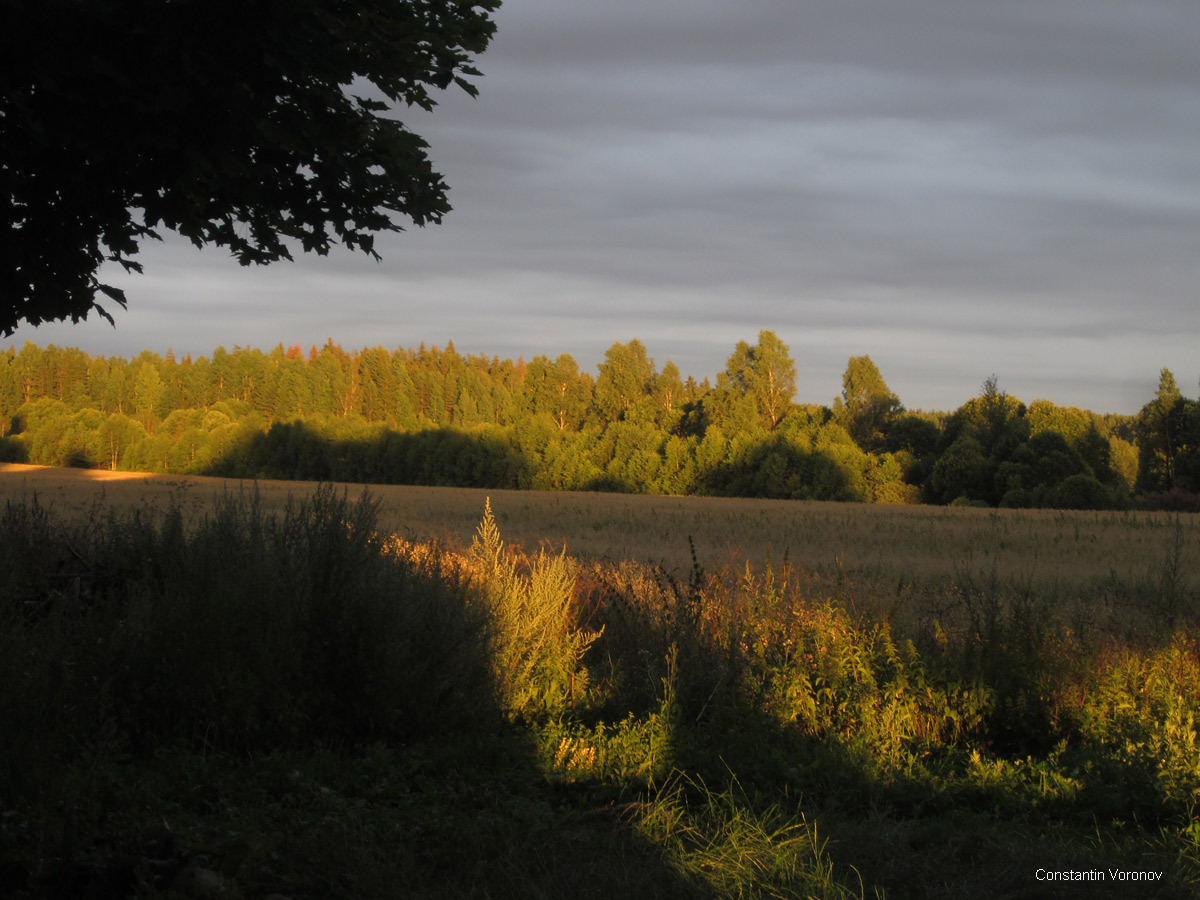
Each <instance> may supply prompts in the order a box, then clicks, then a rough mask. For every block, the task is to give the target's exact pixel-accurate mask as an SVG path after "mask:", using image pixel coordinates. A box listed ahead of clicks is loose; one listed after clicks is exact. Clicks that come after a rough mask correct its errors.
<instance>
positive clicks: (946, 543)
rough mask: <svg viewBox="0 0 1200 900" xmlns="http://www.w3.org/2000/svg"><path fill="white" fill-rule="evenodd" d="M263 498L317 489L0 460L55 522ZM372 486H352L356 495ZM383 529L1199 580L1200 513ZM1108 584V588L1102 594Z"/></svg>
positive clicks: (938, 511) (685, 510) (751, 557)
mask: <svg viewBox="0 0 1200 900" xmlns="http://www.w3.org/2000/svg"><path fill="white" fill-rule="evenodd" d="M255 487H257V489H258V491H259V495H260V498H261V500H262V503H263V505H264V507H265V508H266V509H267V510H275V509H282V508H283V506H284V505H285V504H286V502H287V498H288V496H289V495H297V496H298V495H308V494H310V493H311V492H312V491H313V490H314V489H315V487H316V485H315V484H314V483H312V482H293V481H258V482H248V481H237V480H231V479H222V478H202V477H186V476H179V475H155V474H142V473H131V472H108V471H102V470H86V469H57V468H47V467H42V466H27V465H16V464H0V500H4V499H8V498H14V497H19V496H21V495H22V494H25V495H29V494H32V493H35V492H36V493H37V495H38V497H39V499H40V500H41V501H42V502H44V503H48V504H50V505H51V506H52V507H53V508H54V509H56V510H57V511H59V512H62V513H72V514H73V513H76V512H81V511H84V510H87V509H90V508H93V507H96V506H101V507H103V506H109V505H113V506H134V505H136V506H142V507H146V508H150V509H160V510H161V509H164V508H166V507H167V506H168V505H169V504H170V503H171V502H173V501H174V502H176V503H178V504H179V505H180V506H182V507H183V508H184V509H185V510H193V511H200V510H203V509H204V508H206V507H207V506H208V505H209V504H210V503H211V501H212V499H213V498H214V497H215V496H218V495H219V494H221V493H222V492H225V491H229V492H234V493H236V492H238V491H243V490H253V489H254V488H255ZM364 487H365V486H364V485H346V486H345V489H346V490H347V491H348V493H349V495H350V497H351V498H355V497H357V496H358V495H359V494H360V493H361V492H362V490H363V489H364ZM370 491H371V494H372V495H373V496H374V497H375V498H377V499H378V500H379V501H380V503H381V508H380V514H379V522H380V525H381V526H383V527H384V528H385V529H387V530H389V531H394V532H398V533H400V534H401V535H403V536H405V537H407V538H409V539H411V540H416V541H428V540H443V541H446V542H448V543H450V544H451V545H456V546H465V545H466V544H468V543H470V540H471V536H472V535H473V534H474V531H475V528H476V526H477V525H478V523H479V520H480V517H481V516H482V513H483V507H484V500H485V498H486V497H488V496H490V497H491V501H492V508H493V510H494V511H495V515H496V519H497V522H498V524H499V525H500V528H501V529H502V531H503V533H504V535H505V538H506V539H507V540H508V542H509V543H510V544H513V545H516V546H523V547H524V548H525V549H526V550H535V549H537V548H538V547H539V546H542V545H545V546H547V547H549V548H550V549H553V550H556V551H557V550H561V549H562V548H563V546H564V545H565V546H566V548H567V551H568V552H569V553H570V554H571V555H572V556H575V557H577V558H594V559H608V560H614V561H616V560H631V561H637V562H645V563H653V564H660V565H662V566H663V567H664V568H666V569H668V570H669V571H672V572H674V573H676V574H682V573H686V572H687V570H688V568H689V567H690V565H691V555H690V550H689V546H688V538H689V537H690V538H691V539H692V541H693V543H694V545H695V550H696V554H697V557H698V559H699V562H700V563H701V565H703V566H704V567H705V568H706V569H708V570H709V571H721V570H723V569H727V570H729V571H731V572H738V571H741V570H742V569H743V567H744V565H745V563H747V562H749V563H751V564H752V565H753V566H756V567H757V566H759V565H760V564H762V563H763V562H764V561H766V560H767V558H768V556H769V557H770V559H772V560H773V561H774V563H775V564H779V563H780V562H781V561H782V560H783V559H784V557H785V555H786V558H787V560H788V561H789V562H790V563H791V565H792V567H793V570H794V571H796V572H798V573H799V574H800V575H801V576H803V577H805V578H807V579H809V580H811V581H812V582H814V586H820V587H821V588H827V589H830V590H832V589H835V588H837V587H839V586H840V587H846V586H847V585H849V586H851V587H853V588H854V589H855V590H857V591H859V592H860V593H865V594H867V595H870V596H875V597H876V598H886V597H887V596H890V595H894V594H896V593H897V592H901V591H903V590H904V589H906V587H907V588H909V589H911V588H913V587H916V588H918V589H920V588H921V587H922V586H925V585H931V584H939V585H940V584H945V583H946V582H947V581H949V580H953V579H955V578H959V579H961V578H964V577H966V578H971V579H975V580H976V581H978V580H980V579H986V578H989V577H992V576H993V575H995V574H996V573H999V574H1000V576H1001V577H1002V578H1003V580H1004V581H1005V582H1006V583H1007V584H1010V585H1011V584H1013V583H1025V584H1028V585H1029V586H1030V587H1036V588H1037V589H1039V590H1040V591H1045V590H1047V589H1051V590H1053V591H1055V592H1059V593H1065V594H1070V595H1078V594H1080V593H1081V592H1104V591H1105V590H1107V589H1108V588H1109V587H1112V586H1114V585H1118V584H1119V585H1120V586H1123V587H1128V586H1129V585H1130V584H1132V583H1134V582H1140V583H1145V584H1147V585H1149V584H1160V583H1161V582H1162V580H1163V579H1164V578H1166V579H1167V580H1168V581H1169V582H1170V583H1169V584H1168V585H1166V587H1167V589H1168V590H1171V591H1176V592H1179V593H1180V597H1179V598H1178V599H1179V600H1180V601H1181V602H1183V603H1185V604H1186V603H1187V602H1189V601H1190V602H1193V603H1194V602H1195V599H1196V598H1195V593H1196V590H1197V588H1198V587H1200V586H1198V585H1196V584H1195V583H1193V582H1192V581H1191V579H1190V570H1191V569H1193V568H1194V566H1195V563H1196V561H1197V560H1200V516H1196V515H1187V514H1184V515H1175V514H1168V513H1146V512H1060V511H1054V510H988V509H964V508H949V507H927V506H882V505H864V504H844V503H818V502H798V501H787V500H756V499H730V498H715V497H653V496H637V495H628V494H601V493H565V492H552V491H502V490H483V489H472V488H436V487H408V486H393V485H372V486H370ZM1106 586H1108V587H1106Z"/></svg>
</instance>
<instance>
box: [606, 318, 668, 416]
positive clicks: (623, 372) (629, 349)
mask: <svg viewBox="0 0 1200 900" xmlns="http://www.w3.org/2000/svg"><path fill="white" fill-rule="evenodd" d="M597 368H598V369H599V371H600V374H599V376H598V377H597V378H596V390H595V403H596V407H597V409H598V410H599V412H600V417H601V419H602V420H603V421H604V422H605V424H611V423H612V422H617V421H621V420H623V419H627V418H631V417H635V418H636V412H637V411H638V409H639V408H640V407H641V406H645V405H646V404H643V403H642V401H644V400H647V399H648V398H650V397H651V396H652V394H653V391H654V382H655V380H656V378H657V375H658V373H657V372H656V370H655V368H654V360H653V359H651V358H650V357H649V356H647V355H646V346H645V345H644V344H643V343H642V342H641V341H639V340H638V339H637V338H634V339H633V340H631V341H630V342H629V343H628V344H622V343H621V342H620V341H617V342H616V343H614V344H613V345H612V346H611V347H609V348H608V349H607V350H605V351H604V362H602V363H600V365H599V366H598V367H597Z"/></svg>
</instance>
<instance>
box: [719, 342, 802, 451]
mask: <svg viewBox="0 0 1200 900" xmlns="http://www.w3.org/2000/svg"><path fill="white" fill-rule="evenodd" d="M717 391H718V392H719V393H720V394H723V395H726V402H727V403H728V405H729V406H730V407H731V408H732V407H733V406H734V401H736V399H737V398H739V397H750V398H752V399H753V401H754V406H755V408H756V409H757V411H758V416H759V421H760V422H761V424H762V426H763V428H765V429H767V430H769V431H773V430H774V429H775V426H776V425H778V424H779V422H780V420H781V419H782V418H783V417H784V416H785V415H787V412H788V409H789V407H790V406H791V403H792V395H793V394H795V393H796V363H795V362H794V361H793V360H792V357H791V354H790V353H789V351H788V346H787V344H785V343H784V342H783V341H781V340H780V339H779V337H778V336H777V335H776V334H775V332H773V331H768V330H767V329H763V330H762V331H760V332H759V333H758V343H757V344H755V345H754V346H753V347H751V346H750V345H749V344H747V343H746V342H745V341H738V342H737V346H736V347H735V348H734V350H733V354H732V355H731V356H730V357H729V359H728V361H727V362H726V364H725V371H724V372H722V373H720V374H719V375H718V376H717Z"/></svg>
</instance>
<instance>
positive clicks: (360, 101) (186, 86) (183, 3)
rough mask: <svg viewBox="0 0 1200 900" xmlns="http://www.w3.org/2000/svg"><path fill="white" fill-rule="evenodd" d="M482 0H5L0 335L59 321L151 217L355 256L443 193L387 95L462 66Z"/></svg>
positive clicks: (244, 257)
mask: <svg viewBox="0 0 1200 900" xmlns="http://www.w3.org/2000/svg"><path fill="white" fill-rule="evenodd" d="M499 5H500V4H499V0H476V2H465V0H236V2H234V0H172V2H169V3H168V2H164V0H106V2H103V3H98V2H95V0H8V2H6V3H5V5H4V26H3V28H0V334H5V335H8V334H12V333H13V331H14V330H15V329H16V326H17V324H18V322H21V321H25V322H28V323H30V324H35V325H36V324H38V323H41V322H46V321H54V320H61V319H67V318H69V319H71V321H73V322H78V321H80V320H81V319H84V318H86V317H87V316H88V314H89V313H90V312H91V311H93V310H95V311H96V312H97V313H99V314H100V315H102V316H104V317H105V318H107V319H109V321H110V322H111V321H112V319H111V316H109V314H108V313H107V312H105V310H104V309H103V308H102V307H101V306H100V304H99V303H98V302H97V301H98V300H99V299H103V297H102V296H101V295H103V296H106V297H108V298H110V299H111V300H113V301H115V302H117V303H119V304H120V305H122V306H124V305H125V296H124V294H123V292H122V291H120V290H118V289H116V288H114V287H112V286H109V285H105V284H102V283H100V281H99V280H98V278H97V273H98V270H99V268H100V266H101V264H102V263H104V262H105V261H111V262H115V263H119V264H120V265H122V266H124V267H125V269H126V270H128V271H141V266H140V264H139V263H138V262H136V261H135V259H134V257H135V255H136V254H137V251H138V245H139V242H140V241H142V240H144V239H145V238H156V237H158V232H157V231H156V229H159V228H167V229H171V230H173V231H176V232H178V233H179V234H181V235H183V236H184V237H187V238H188V239H189V240H191V241H192V243H194V244H195V245H196V246H203V245H205V244H217V245H220V246H223V247H227V248H229V250H230V251H231V252H232V253H233V255H234V256H235V257H236V258H237V259H238V261H239V262H241V263H242V264H243V265H248V264H250V263H259V264H263V263H270V262H274V261H277V260H280V259H290V258H291V252H290V249H289V245H290V246H291V247H295V246H297V245H298V246H299V247H301V248H302V249H303V250H304V251H305V252H316V253H320V254H324V253H326V252H328V250H329V248H330V246H331V245H333V244H336V243H341V244H343V245H345V246H347V247H351V248H356V249H360V250H363V251H364V252H366V253H368V254H370V255H372V256H375V257H376V258H378V256H377V255H376V254H375V251H374V245H373V238H374V235H375V234H376V233H378V232H383V231H399V230H402V229H401V227H400V225H398V224H397V222H396V221H395V219H394V218H393V216H395V215H398V216H401V217H404V218H406V219H409V220H411V221H412V222H414V223H415V224H417V225H424V224H426V223H428V222H435V223H436V222H439V221H440V220H441V218H442V216H443V215H444V214H445V213H446V212H448V211H449V209H450V205H449V203H448V202H447V200H446V185H445V183H444V182H443V181H442V177H441V176H440V175H439V174H438V173H437V172H436V171H434V169H433V167H432V165H431V163H430V160H429V158H428V156H427V154H426V148H427V146H428V145H427V144H426V143H425V141H424V140H422V139H421V137H420V136H419V135H417V134H415V133H413V132H412V131H410V130H408V128H406V127H405V125H404V124H403V123H401V122H399V121H397V120H396V119H395V118H392V117H390V116H389V115H388V114H387V113H388V112H389V110H392V109H393V108H394V106H395V105H401V104H402V105H405V106H418V107H421V108H422V109H425V110H429V109H431V108H432V107H433V106H434V100H433V97H432V93H431V92H432V90H433V89H435V88H436V89H445V88H447V87H449V86H450V85H451V84H456V85H458V86H459V87H460V88H462V89H463V90H465V91H466V92H467V93H468V94H471V95H474V94H475V93H476V88H475V87H474V85H473V84H472V83H471V82H470V81H468V80H467V78H469V77H472V76H478V75H479V74H480V73H479V72H478V71H477V70H476V69H475V68H473V66H472V65H471V62H472V58H473V55H474V54H478V53H481V52H483V51H484V49H486V47H487V45H488V42H489V41H490V39H491V37H492V34H493V32H494V31H495V25H494V23H493V22H492V21H491V19H490V18H489V15H490V13H492V12H493V11H494V10H495V9H497V8H498V7H499Z"/></svg>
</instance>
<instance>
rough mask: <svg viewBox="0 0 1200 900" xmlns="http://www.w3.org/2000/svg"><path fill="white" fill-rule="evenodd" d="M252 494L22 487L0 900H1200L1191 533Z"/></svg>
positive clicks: (425, 497) (826, 511)
mask: <svg viewBox="0 0 1200 900" xmlns="http://www.w3.org/2000/svg"><path fill="white" fill-rule="evenodd" d="M253 487H254V485H253V484H250V483H241V482H236V481H222V480H220V479H201V478H180V477H176V476H154V475H141V474H113V473H100V472H85V471H79V470H75V471H69V470H56V469H42V468H35V467H29V466H0V500H2V501H6V502H5V503H4V504H0V511H2V512H3V515H0V531H2V532H3V533H2V534H0V548H3V549H2V550H0V599H3V600H4V601H6V604H0V650H2V651H3V652H0V710H3V711H4V720H5V722H6V726H7V729H8V730H7V732H6V733H7V734H8V736H9V738H10V739H9V740H6V741H5V742H0V798H9V800H8V803H7V805H8V806H12V808H11V809H7V808H6V809H5V810H4V815H3V816H0V860H5V861H6V862H5V866H4V867H3V869H4V870H3V872H0V878H2V879H6V880H7V881H6V882H5V883H3V884H0V893H4V894H5V896H8V895H9V894H10V893H11V894H12V895H13V896H14V897H16V898H18V900H33V898H34V897H50V896H55V897H57V896H64V897H65V896H72V897H74V896H84V895H86V896H101V895H103V896H109V895H113V894H114V889H113V887H112V886H113V885H115V884H118V883H120V884H126V883H128V884H133V883H134V882H136V881H137V879H138V878H142V879H143V881H146V879H149V881H146V883H144V884H141V886H142V887H143V888H144V889H145V890H144V891H143V892H141V893H139V896H146V897H158V896H164V897H165V896H179V890H178V886H179V885H180V884H186V883H188V882H181V881H180V880H179V879H178V878H175V877H174V875H173V874H170V873H174V872H176V871H180V872H183V873H188V872H191V873H193V874H194V873H198V872H199V873H204V876H205V878H206V879H207V880H208V881H209V882H212V883H213V884H214V885H217V886H219V887H220V893H222V894H224V895H228V896H233V895H234V894H237V895H239V896H246V897H258V896H269V895H276V896H278V895H281V894H282V895H283V896H295V897H315V896H329V897H347V898H348V897H360V896H366V895H370V896H379V897H393V896H396V897H399V896H405V897H407V896H446V897H458V896H461V897H467V896H470V897H475V896H480V895H481V894H487V895H489V896H578V897H581V898H592V897H611V896H614V895H617V896H670V897H687V898H720V897H739V898H743V897H780V898H786V897H797V898H799V897H825V898H849V897H863V898H865V897H870V896H875V897H879V898H883V897H891V898H893V900H907V898H926V900H948V898H951V897H962V896H971V895H979V896H1005V897H1018V896H1019V897H1034V896H1039V897H1040V896H1049V895H1050V894H1049V893H1046V889H1047V886H1046V885H1045V884H1042V883H1041V876H1040V875H1038V874H1036V873H1039V872H1047V871H1054V872H1060V871H1099V870H1101V869H1104V870H1105V871H1107V872H1117V873H1125V874H1126V875H1127V876H1128V875H1130V873H1132V875H1135V876H1139V880H1140V876H1147V878H1148V877H1149V876H1153V881H1154V884H1153V885H1151V886H1150V889H1149V890H1148V891H1145V892H1138V895H1139V896H1146V897H1161V898H1169V900H1184V898H1190V897H1195V896H1198V894H1197V888H1200V816H1198V815H1197V806H1196V798H1198V797H1200V744H1198V743H1197V737H1196V727H1195V710H1196V709H1197V708H1200V706H1198V704H1200V655H1198V654H1197V648H1198V646H1200V644H1198V642H1200V632H1198V630H1197V629H1198V627H1200V603H1198V602H1197V601H1198V599H1200V598H1198V594H1197V579H1196V577H1195V570H1196V566H1195V562H1196V560H1197V554H1198V553H1200V517H1197V516H1174V515H1170V516H1168V515H1159V514H1154V515H1148V514H1142V513H1129V514H1116V513H1055V512H1048V511H1042V512H1024V511H991V510H986V509H959V508H952V509H947V508H940V507H890V508H889V507H881V506H864V505H856V504H846V505H835V504H818V503H791V502H772V501H757V500H724V499H706V498H655V497H632V496H619V495H602V494H590V495H589V494H552V493H532V492H504V491H491V492H485V491H472V490H450V489H430V488H404V487H382V488H377V489H376V488H372V493H373V494H374V496H375V497H376V498H377V499H378V501H379V504H378V508H375V507H367V506H363V505H358V504H354V503H352V502H351V503H347V502H345V500H343V499H342V498H341V496H340V494H339V493H337V492H336V490H335V491H331V490H330V489H329V487H328V486H325V487H323V488H322V487H321V486H317V485H313V484H305V483H294V482H293V483H286V482H261V483H259V484H258V485H257V489H258V497H259V502H257V503H247V502H245V500H246V498H245V496H244V495H243V496H241V497H238V496H237V492H238V491H241V490H245V489H249V488H253ZM361 489H362V486H361V485H359V486H353V485H347V486H346V492H347V493H348V494H349V496H350V498H351V499H354V498H355V497H356V496H357V495H358V494H359V493H360V492H361ZM222 492H233V494H234V497H233V498H232V499H229V498H225V499H223V500H221V502H216V500H217V499H218V498H220V497H221V496H222ZM35 493H36V495H37V497H38V503H36V504H34V503H31V502H29V501H30V500H31V495H33V494H35ZM486 494H490V496H491V507H492V509H493V510H494V513H495V519H494V520H493V519H491V518H490V517H489V518H488V519H485V521H484V523H483V524H482V525H481V524H480V521H479V520H480V518H481V516H482V511H483V509H484V497H485V495H486ZM289 495H291V496H293V497H296V495H306V500H307V502H305V503H303V504H296V505H293V506H291V507H289V508H287V511H286V512H285V513H284V514H283V515H280V516H277V517H276V516H273V515H271V514H272V513H274V512H275V511H277V510H280V509H281V508H284V507H285V506H287V499H288V497H289ZM9 500H15V501H16V502H14V503H12V504H11V506H9V505H8V504H7V501H9ZM46 507H49V508H50V510H49V514H47V510H46ZM105 507H109V508H114V509H117V508H125V509H128V508H134V509H135V510H142V509H149V510H158V511H164V510H167V509H168V508H171V507H174V508H176V509H182V510H183V511H184V522H183V524H184V527H183V528H180V527H179V526H180V524H181V523H180V521H179V519H177V518H176V517H174V516H172V515H165V516H163V517H162V518H161V519H160V520H159V521H157V522H155V523H147V522H146V521H145V517H142V516H131V515H128V514H125V515H123V516H117V515H114V516H113V517H112V518H107V517H105V516H103V515H102V514H98V513H102V511H103V510H104V508H105ZM209 512H211V515H205V516H203V517H202V514H204V513H209ZM264 514H265V515H264ZM56 520H68V521H56ZM189 520H190V521H189ZM380 532H390V533H393V534H398V535H399V536H401V537H406V538H410V539H411V540H409V541H406V540H395V539H393V540H388V541H384V542H380V541H377V540H374V539H373V536H375V535H378V534H379V533H380ZM473 534H477V535H478V538H479V540H478V542H477V543H476V544H475V545H474V546H472V547H469V548H468V549H465V550H464V549H463V548H464V547H465V546H466V545H467V544H468V543H469V541H470V538H471V536H472V535H473ZM689 537H691V538H692V539H693V541H694V544H695V547H696V552H697V555H698V557H699V562H700V564H701V566H702V567H703V568H704V569H705V570H706V571H705V572H697V571H688V569H689V567H690V566H691V554H690V552H689V549H688V538H689ZM430 539H433V540H434V543H433V544H429V543H415V541H428V540H430ZM543 541H544V542H546V543H548V544H549V545H550V546H551V548H552V549H554V550H557V549H558V548H560V547H562V546H563V545H564V544H565V545H566V547H567V549H568V552H569V554H570V555H569V556H567V557H561V558H560V557H557V556H555V555H541V554H533V555H532V556H531V555H529V554H528V553H521V552H514V547H513V546H512V545H514V544H516V545H522V546H523V549H524V550H525V551H532V550H536V549H537V548H538V546H539V544H541V543H542V542H543ZM438 542H444V543H438ZM445 544H452V545H455V547H457V549H455V547H447V546H445ZM785 555H786V557H787V560H788V564H787V565H783V558H784V556H785ZM588 557H591V558H588ZM606 558H607V561H606ZM636 560H640V561H643V562H652V563H654V562H658V563H661V564H662V565H663V566H664V567H666V568H667V569H668V570H674V571H673V572H671V571H668V572H666V573H664V571H663V569H662V568H659V567H658V566H655V565H640V564H638V562H636ZM64 561H65V562H64ZM414 638H415V639H414ZM48 712H50V713H51V714H47V713H48ZM56 712H63V713H65V714H61V715H58V714H54V713H56ZM184 785H186V786H187V790H186V791H181V790H180V788H181V786H184ZM279 796H283V797H287V798H289V799H288V800H287V802H286V803H276V802H264V800H265V799H266V798H275V797H279ZM13 797H19V798H20V797H28V798H29V801H28V802H25V801H24V800H21V799H18V801H17V802H16V803H15V804H14V803H12V800H11V798H13ZM211 797H219V798H221V803H220V804H214V803H212V802H211V801H210V800H209V799H208V798H211ZM148 811H152V813H153V814H152V815H148ZM159 821H161V822H162V823H163V825H162V826H160V825H159V824H158V822H159ZM167 822H170V823H171V824H170V826H169V828H167V832H166V837H165V838H164V837H163V834H164V832H163V828H164V827H166V823H167ZM147 823H148V824H147ZM604 823H608V824H607V825H605V824H604ZM614 829H615V830H614ZM217 833H220V834H222V835H228V836H229V841H226V842H224V843H223V844H222V845H220V846H219V847H214V846H213V845H212V841H211V836H212V835H214V834H217ZM818 835H819V836H820V837H818ZM131 859H132V860H134V861H135V862H134V863H133V864H132V865H133V867H132V868H131V866H130V864H129V863H128V862H127V861H128V860H131ZM139 861H140V862H139ZM139 866H140V868H138V867H139ZM164 872H167V873H168V874H161V873H164ZM147 873H148V874H147ZM181 877H182V876H181ZM139 884H140V882H139ZM58 885H62V887H61V888H60V889H59V888H56V886H58ZM1139 886H1140V885H1139ZM6 888H7V889H8V890H6ZM51 888H56V889H55V890H51ZM102 888H103V890H102ZM1127 888H1128V885H1127V884H1125V883H1124V882H1122V881H1120V880H1118V879H1117V877H1116V876H1115V875H1114V876H1112V883H1110V884H1088V885H1087V886H1086V890H1082V889H1081V890H1080V891H1068V892H1066V893H1056V894H1055V896H1060V895H1061V896H1072V897H1074V896H1079V897H1083V896H1085V895H1086V896H1089V897H1093V896H1094V897H1101V898H1108V897H1112V898H1117V897H1124V896H1129V892H1128V890H1127ZM131 890H132V889H131ZM124 893H131V891H124V892H123V894H124ZM211 895H212V896H215V895H216V892H213V893H212V894H211ZM206 896H207V895H206Z"/></svg>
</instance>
